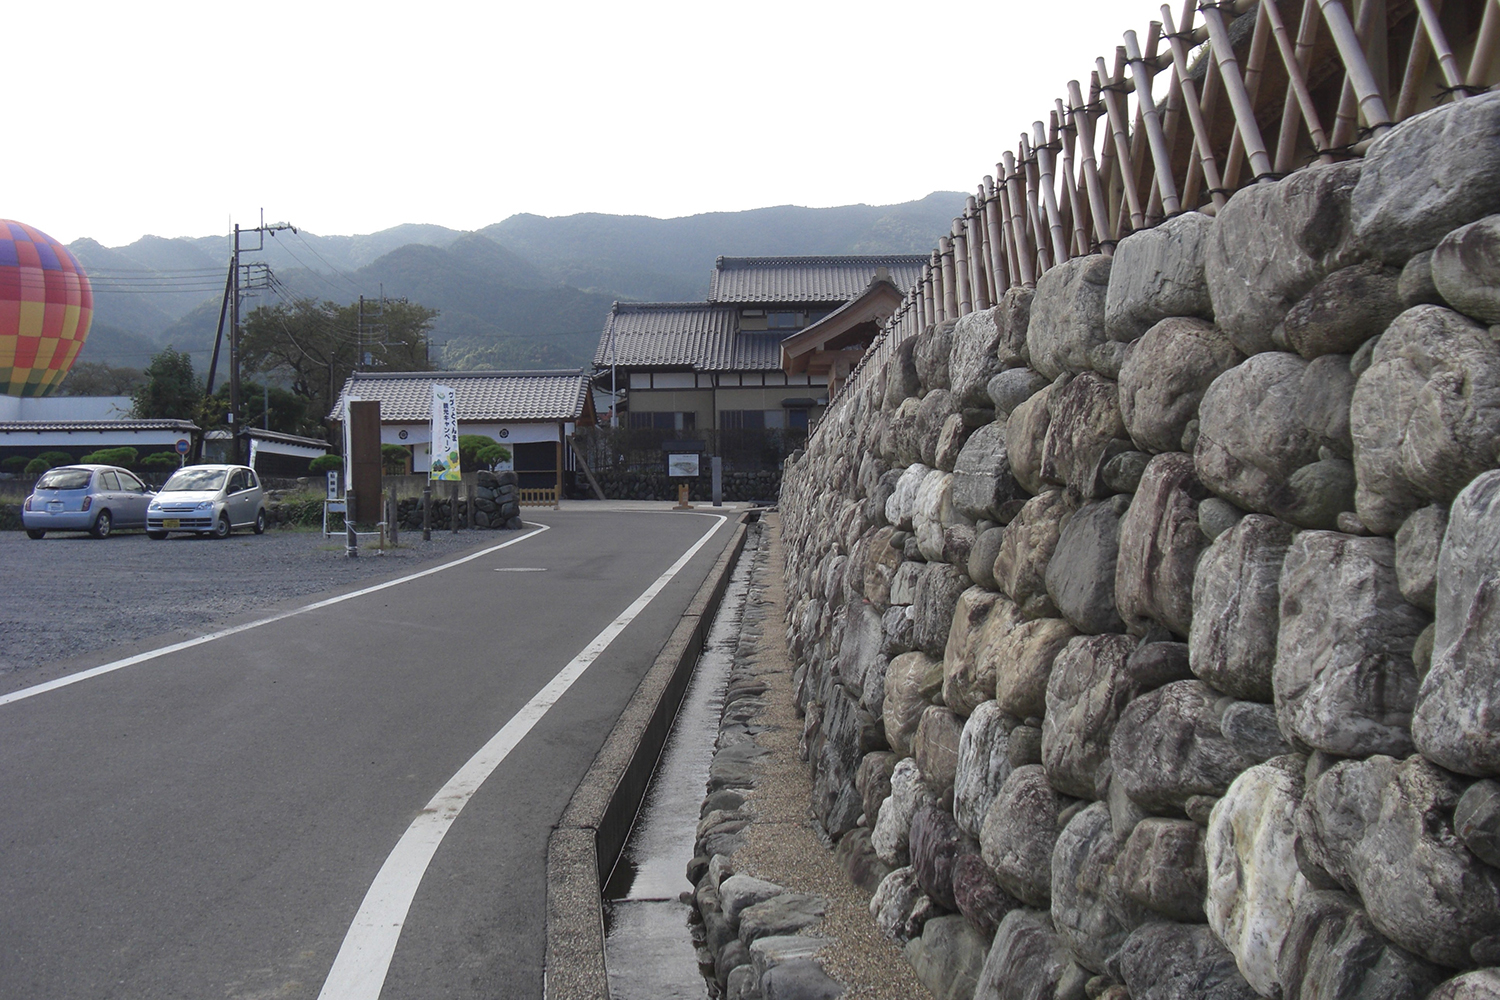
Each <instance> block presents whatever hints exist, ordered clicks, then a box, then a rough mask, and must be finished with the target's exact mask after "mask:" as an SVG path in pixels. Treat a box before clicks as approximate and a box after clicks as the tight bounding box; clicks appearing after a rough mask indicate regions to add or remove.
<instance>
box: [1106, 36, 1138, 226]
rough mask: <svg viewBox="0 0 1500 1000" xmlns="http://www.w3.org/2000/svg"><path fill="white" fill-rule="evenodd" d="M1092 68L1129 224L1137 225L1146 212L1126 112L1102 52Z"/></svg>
mask: <svg viewBox="0 0 1500 1000" xmlns="http://www.w3.org/2000/svg"><path fill="white" fill-rule="evenodd" d="M1094 68H1095V72H1097V73H1098V75H1099V91H1100V96H1101V97H1102V98H1103V99H1104V113H1105V116H1106V117H1107V118H1108V119H1109V125H1110V135H1111V137H1112V138H1113V139H1114V144H1115V160H1116V167H1117V169H1118V170H1119V171H1120V180H1121V183H1122V184H1123V186H1124V188H1125V205H1126V207H1127V208H1128V209H1129V214H1130V227H1131V228H1132V229H1140V228H1141V227H1143V226H1144V225H1145V224H1146V214H1145V212H1144V211H1143V210H1142V209H1141V196H1140V189H1139V187H1138V186H1137V184H1136V178H1135V168H1134V165H1133V164H1132V163H1131V160H1130V134H1129V132H1128V131H1127V130H1126V122H1125V113H1124V110H1123V109H1122V108H1120V106H1119V102H1118V100H1117V98H1118V97H1119V95H1118V94H1117V93H1116V92H1115V90H1114V88H1115V86H1116V85H1117V81H1115V80H1114V78H1112V77H1111V76H1110V75H1109V70H1107V69H1106V68H1105V66H1104V57H1103V56H1100V57H1099V58H1098V59H1097V60H1095V63H1094Z"/></svg>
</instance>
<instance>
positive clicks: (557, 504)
mask: <svg viewBox="0 0 1500 1000" xmlns="http://www.w3.org/2000/svg"><path fill="white" fill-rule="evenodd" d="M563 433H564V430H563V425H562V424H558V425H557V487H556V491H555V492H554V493H553V494H552V509H553V510H562V490H563V451H562V439H563Z"/></svg>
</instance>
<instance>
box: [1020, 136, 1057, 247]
mask: <svg viewBox="0 0 1500 1000" xmlns="http://www.w3.org/2000/svg"><path fill="white" fill-rule="evenodd" d="M1020 150H1021V152H1020V158H1021V159H1020V162H1021V171H1022V174H1023V175H1024V176H1025V178H1026V221H1027V224H1028V228H1029V229H1030V232H1031V245H1032V246H1034V247H1036V260H1037V264H1036V272H1037V276H1038V277H1040V276H1041V275H1043V274H1045V273H1047V272H1048V271H1050V270H1051V269H1052V247H1051V245H1050V244H1049V242H1048V236H1047V224H1046V223H1045V222H1044V221H1043V220H1042V208H1041V204H1042V194H1041V180H1040V178H1039V177H1038V175H1037V165H1036V151H1035V150H1033V149H1032V148H1031V143H1030V142H1028V141H1027V139H1026V133H1025V132H1022V133H1021V144H1020Z"/></svg>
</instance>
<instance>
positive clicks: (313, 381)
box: [240, 299, 438, 421]
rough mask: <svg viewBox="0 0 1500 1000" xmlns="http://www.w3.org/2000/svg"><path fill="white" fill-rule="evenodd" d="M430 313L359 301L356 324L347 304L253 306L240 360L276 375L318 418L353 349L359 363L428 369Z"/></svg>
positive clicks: (351, 361) (350, 367)
mask: <svg viewBox="0 0 1500 1000" xmlns="http://www.w3.org/2000/svg"><path fill="white" fill-rule="evenodd" d="M437 315H438V314H437V310H435V309H428V308H426V307H424V306H419V305H417V304H416V303H412V302H404V301H400V300H387V301H386V302H385V303H384V305H383V306H381V305H379V304H377V303H373V302H366V303H365V308H364V316H363V322H361V318H360V315H359V307H358V306H357V305H354V304H351V305H339V304H338V303H337V302H326V301H325V302H314V301H313V300H312V299H298V300H297V301H295V302H293V303H290V304H287V303H279V304H277V305H275V306H261V307H259V308H257V309H256V310H254V311H253V312H251V313H250V316H249V317H248V319H247V320H246V323H245V327H244V330H243V333H242V334H241V336H240V357H241V361H242V363H243V365H244V366H245V368H246V369H248V370H250V371H259V372H264V373H267V374H270V375H276V376H278V377H281V378H284V379H285V380H286V381H287V382H288V384H289V385H290V386H291V391H292V392H294V393H296V394H297V395H298V396H300V397H302V398H303V399H305V400H307V410H308V416H309V417H311V418H313V419H316V420H318V421H322V420H323V419H325V418H326V417H327V416H328V413H329V411H330V410H331V409H332V408H333V403H334V401H335V400H336V399H337V398H338V393H339V389H340V388H342V387H343V384H344V382H345V381H346V380H347V379H348V378H349V373H350V372H352V371H354V369H355V363H356V361H358V360H359V359H360V354H361V353H363V354H364V355H365V358H366V360H365V363H364V364H362V365H361V366H360V367H362V368H366V369H369V368H374V369H377V370H381V369H383V370H387V371H430V370H431V369H432V365H431V363H430V362H429V361H428V360H427V347H428V335H429V334H430V332H431V330H432V324H433V321H434V320H435V319H436V318H437ZM273 412H274V407H273Z"/></svg>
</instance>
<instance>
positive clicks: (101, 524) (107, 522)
mask: <svg viewBox="0 0 1500 1000" xmlns="http://www.w3.org/2000/svg"><path fill="white" fill-rule="evenodd" d="M114 526H115V521H114V518H112V517H110V516H109V511H107V510H101V511H100V512H99V516H98V517H96V518H94V526H93V527H92V528H90V529H89V534H91V535H93V536H94V537H95V538H108V537H109V532H110V529H111V528H113V527H114Z"/></svg>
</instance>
